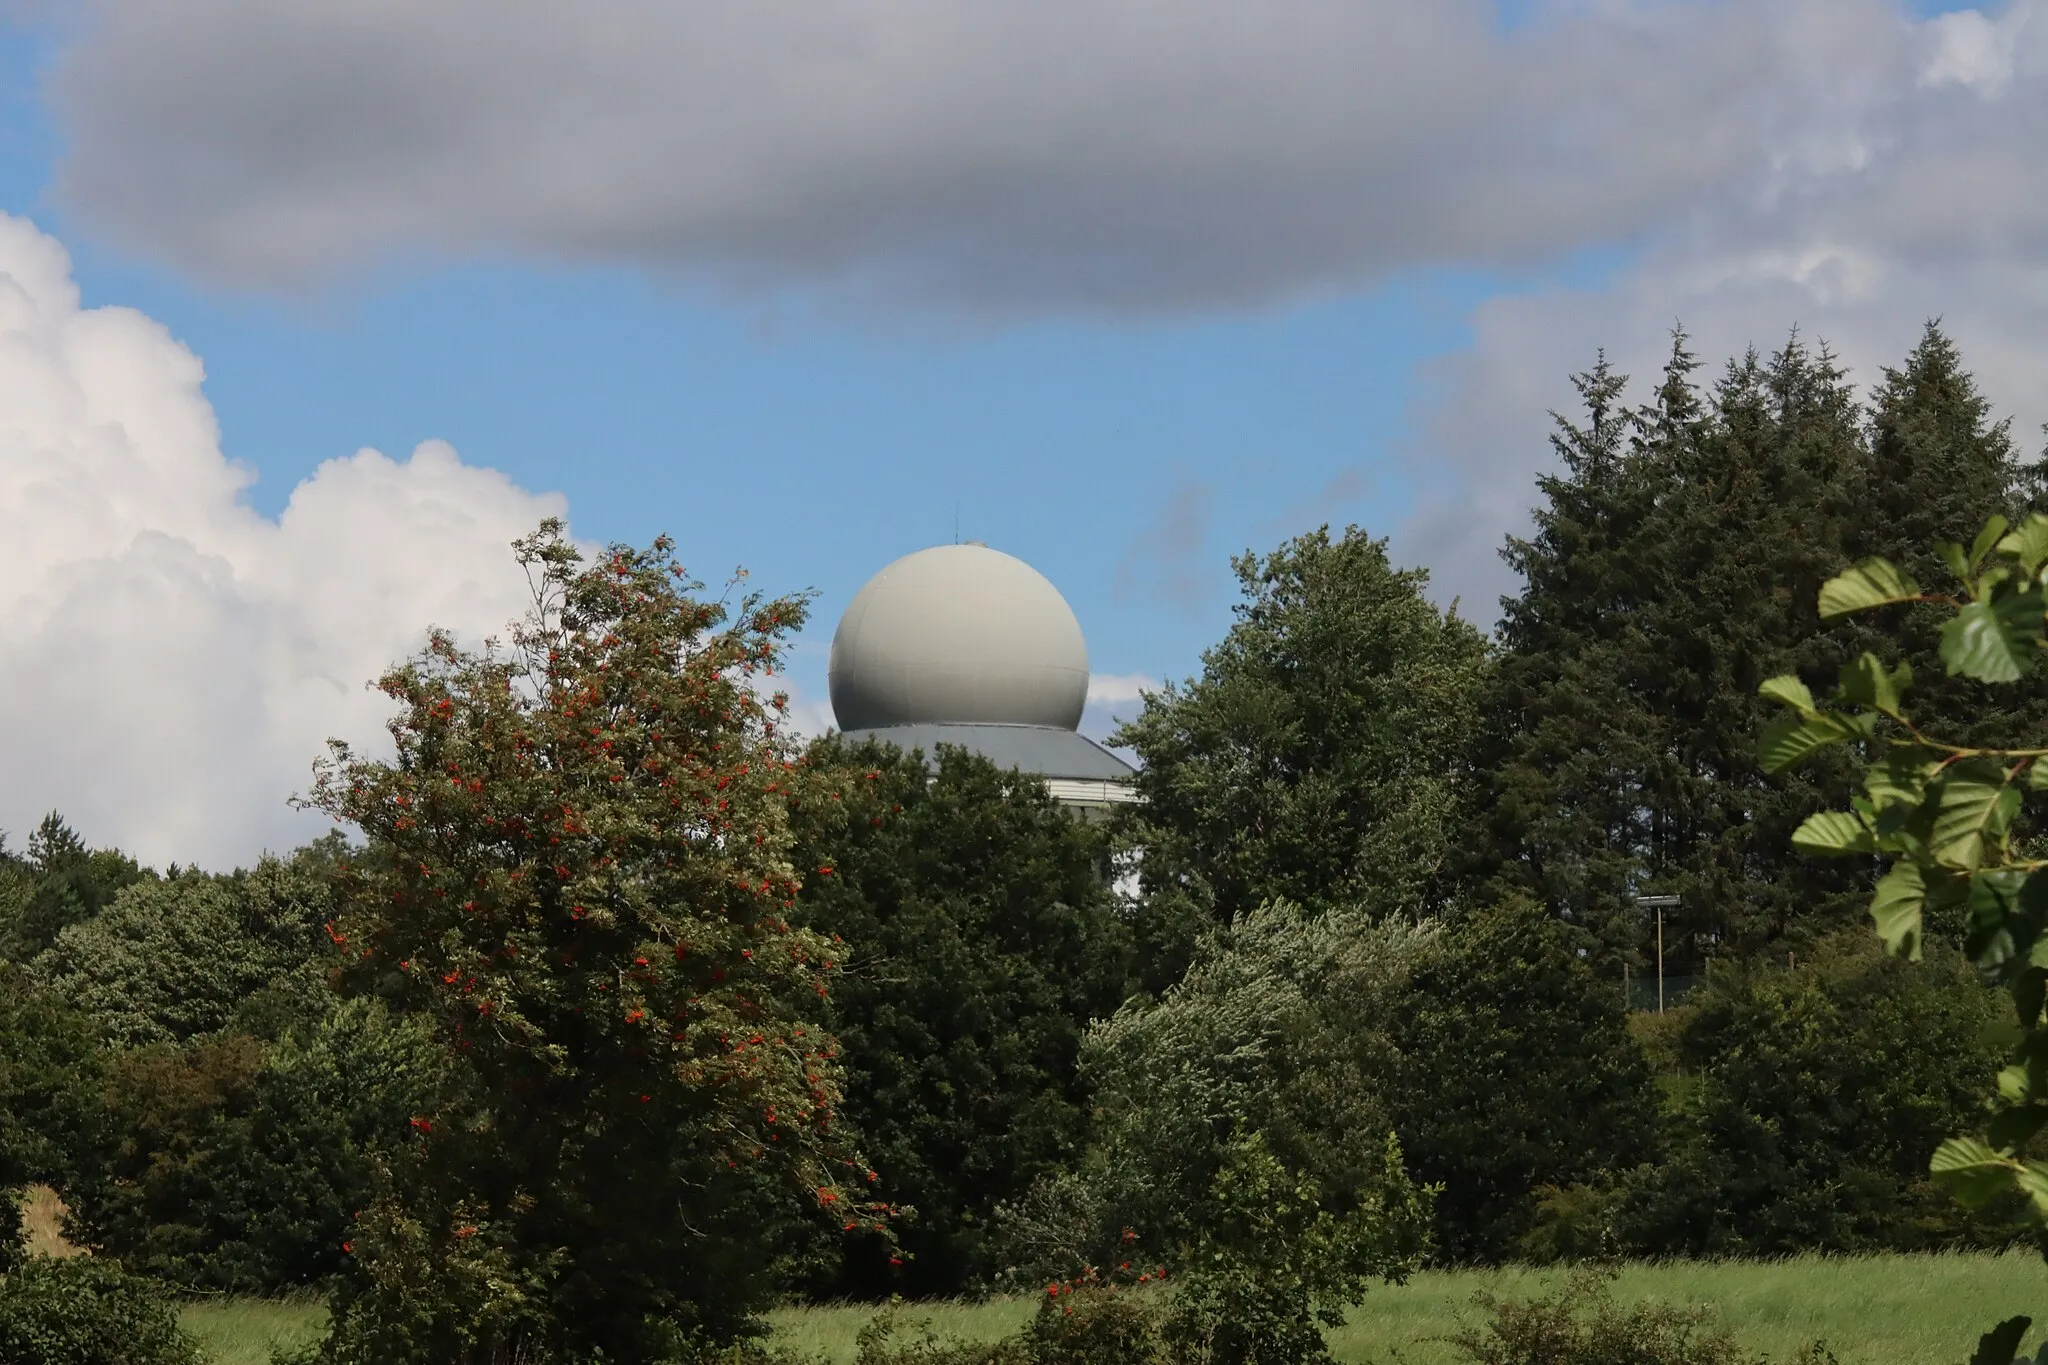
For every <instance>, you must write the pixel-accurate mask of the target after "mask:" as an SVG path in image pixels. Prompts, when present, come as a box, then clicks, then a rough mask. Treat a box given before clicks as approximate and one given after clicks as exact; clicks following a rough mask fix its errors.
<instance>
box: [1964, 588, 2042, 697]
mask: <svg viewBox="0 0 2048 1365" xmlns="http://www.w3.org/2000/svg"><path fill="white" fill-rule="evenodd" d="M2041 606H2042V598H2041V594H2040V592H2038V591H2036V590H2032V589H2029V590H2027V591H2024V592H2013V593H2000V594H1996V595H1994V596H1993V597H1992V599H1991V600H1990V601H1988V602H1971V603H1968V604H1966V605H1965V606H1964V607H1963V608H1962V609H1961V610H1959V611H1957V612H1956V614H1955V616H1954V617H1952V618H1951V619H1950V620H1949V621H1948V623H1947V624H1946V625H1944V626H1943V627H1942V628H1941V661H1942V663H1944V664H1946V665H1947V666H1948V671H1949V672H1950V673H1951V674H1953V675H1954V676H1957V677H1962V678H1976V679H1977V680H1978V681H1980V682H2017V681H2018V680H2019V679H2020V678H2021V677H2023V676H2024V675H2025V673H2026V671H2027V666H2028V665H2029V664H2030V663H2032V662H2033V657H2034V650H2035V642H2036V641H2038V640H2039V639H2040V638H2041Z"/></svg>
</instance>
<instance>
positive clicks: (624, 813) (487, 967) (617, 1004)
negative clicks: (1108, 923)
mask: <svg viewBox="0 0 2048 1365" xmlns="http://www.w3.org/2000/svg"><path fill="white" fill-rule="evenodd" d="M671 549H672V543H671V542H670V541H669V540H668V539H667V538H666V537H664V538H661V539H658V540H656V541H655V542H654V543H653V544H652V546H651V547H650V548H648V549H646V550H633V549H628V548H623V547H614V548H613V549H611V550H610V551H609V552H608V553H606V554H605V555H604V556H603V557H602V558H601V559H599V560H597V561H595V562H592V563H589V564H585V563H584V562H583V560H582V557H581V556H580V555H579V553H578V552H577V551H576V550H575V549H574V548H573V547H572V546H571V545H570V544H569V543H568V541H567V540H566V538H565V536H564V532H563V528H562V525H561V523H560V522H559V521H556V520H552V519H551V520H549V521H547V522H544V523H542V525H541V527H540V529H539V530H538V531H537V532H536V533H534V534H533V535H531V536H528V537H526V538H524V539H522V540H520V541H518V542H517V543H516V544H515V550H516V552H517V555H518V559H519V562H520V563H521V564H522V565H523V566H524V567H525V569H526V570H527V573H528V577H529V581H530V582H531V583H532V585H533V608H532V610H531V611H530V613H529V614H528V616H527V617H526V619H525V620H524V621H523V622H522V623H520V624H519V625H517V626H515V627H514V629H513V633H512V637H511V638H512V644H511V647H510V648H509V649H501V648H500V647H499V646H498V645H497V643H496V642H494V641H486V642H485V644H484V646H483V648H482V650H481V652H469V651H465V650H463V649H461V648H458V647H457V645H456V644H455V643H454V641H452V640H451V639H450V638H449V637H448V636H446V635H445V634H441V633H438V632H437V633H435V634H434V635H433V636H432V638H431V640H430V643H429V644H428V646H427V648H426V649H425V650H423V651H422V652H421V653H420V654H419V655H418V656H417V657H415V658H414V659H412V660H411V661H409V662H407V663H405V664H403V665H401V666H399V667H396V668H394V669H392V670H391V671H390V672H388V673H387V674H385V676H384V677H383V678H382V679H381V680H380V684H379V685H380V686H381V687H382V689H383V691H384V692H385V693H387V694H388V695H389V696H390V697H391V698H392V699H394V700H395V701H397V702H398V703H399V711H398V714H397V715H396V717H395V718H394V719H393V720H392V722H391V724H390V730H391V735H392V739H393V740H394V742H395V748H396V753H395V757H394V758H393V759H391V760H389V761H385V760H379V759H371V758H367V757H364V756H362V755H360V754H358V753H356V752H355V751H354V750H353V749H351V748H350V746H349V745H348V744H346V743H343V742H340V741H330V748H331V750H332V753H331V755H330V756H329V758H328V759H326V760H324V761H323V762H322V764H321V765H319V771H318V774H317V780H316V785H315V792H314V795H313V797H312V798H311V800H310V801H309V802H307V804H309V805H312V806H315V807H317V808H319V809H321V810H324V811H326V812H328V813H329V814H330V815H332V816H333V817H334V818H335V819H336V820H338V821H343V822H346V823H348V824H351V825H354V826H355V827H357V828H358V829H360V830H361V831H362V832H363V834H364V836H365V837H366V839H367V846H366V848H365V849H364V852H363V854H362V855H361V856H360V857H357V858H354V859H352V860H351V861H350V862H349V863H348V864H347V865H346V866H345V867H344V869H343V870H342V871H341V873H340V876H341V879H342V889H343V897H344V903H345V905H346V907H347V908H346V909H345V910H344V912H343V913H342V914H341V915H340V916H339V917H338V918H337V920H336V921H335V922H334V923H333V924H332V925H330V926H329V936H330V938H331V940H332V942H333V945H334V947H335V951H336V953H337V955H338V958H339V960H340V963H341V965H340V967H339V968H338V971H337V980H338V982H339V984H340V985H341V986H342V988H343V989H344V990H347V991H351V992H372V993H375V994H378V995H381V996H383V997H384V998H386V999H387V1000H388V1001H389V1002H390V1003H391V1004H392V1005H393V1006H394V1007H396V1008H398V1009H399V1010H401V1011H405V1012H408V1013H411V1014H414V1015H416V1016H419V1017H421V1018H424V1019H426V1020H428V1021H429V1022H430V1023H431V1026H432V1028H433V1030H434V1032H435V1033H436V1035H437V1036H438V1037H439V1038H440V1040H441V1041H442V1043H443V1044H444V1045H445V1047H446V1048H447V1049H448V1051H449V1054H450V1056H451V1057H452V1058H453V1059H454V1061H455V1062H456V1065H455V1067H454V1068H452V1071H451V1075H452V1076H453V1078H454V1080H453V1082H452V1083H451V1084H450V1086H449V1087H448V1088H447V1091H446V1093H445V1095H444V1097H443V1099H442V1100H441V1102H440V1103H439V1105H438V1107H436V1108H435V1109H434V1110H433V1112H427V1113H421V1114H418V1115H415V1116H413V1117H412V1118H411V1119H410V1121H409V1124H408V1126H407V1131H406V1132H405V1133H404V1134H402V1135H401V1134H393V1135H392V1141H391V1145H390V1146H389V1148H388V1149H387V1150H386V1152H385V1154H384V1158H383V1162H382V1166H381V1171H380V1174H379V1176H378V1179H379V1180H380V1181H381V1182H382V1187H383V1188H382V1193H381V1194H380V1195H379V1197H378V1198H377V1199H376V1200H375V1201H373V1203H372V1205H371V1207H370V1208H369V1209H368V1210H366V1212H365V1213H364V1214H363V1215H362V1216H361V1217H360V1218H359V1219H358V1220H357V1223H356V1229H355V1233H354V1235H353V1237H352V1238H351V1242H352V1251H353V1253H354V1256H355V1259H356V1262H357V1272H358V1273H357V1274H356V1276H355V1277H354V1278H353V1281H352V1283H351V1284H350V1285H349V1286H348V1287H346V1288H345V1289H344V1291H343V1293H342V1294H341V1295H340V1296H339V1298H338V1300H337V1303H336V1312H335V1326H334V1328H333V1331H332V1334H331V1336H330V1338H329V1340H328V1343H327V1346H326V1352H327V1355H328V1356H329V1358H332V1359H346V1360H361V1361H370V1360H376V1361H380V1362H393V1361H420V1362H426V1361H433V1362H436V1365H441V1363H442V1362H447V1361H497V1360H505V1359H510V1358H512V1357H513V1356H514V1355H515V1354H516V1355H517V1356H518V1358H519V1359H520V1360H522V1361H523V1360H529V1359H539V1360H550V1359H554V1360H570V1359H575V1360H582V1359H587V1358H593V1357H595V1356H596V1355H597V1354H598V1353H602V1358H603V1359H604V1360H606V1361H608V1362H640V1361H649V1360H654V1359H658V1358H660V1356H661V1354H662V1353H663V1352H664V1351H666V1350H669V1349H671V1347H672V1346H673V1344H674V1339H675V1337H676V1336H677V1334H678V1333H697V1334H701V1335H703V1336H706V1337H709V1338H712V1339H727V1338H731V1337H733V1336H735V1335H739V1334H743V1333H745V1332H746V1331H748V1330H749V1328H750V1327H751V1326H752V1325H753V1324H754V1319H753V1316H752V1315H753V1313H754V1312H755V1310H757V1309H758V1308H760V1307H761V1306H763V1304H764V1303H765V1301H766V1296H767V1294H768V1292H769V1290H770V1287H771V1286H770V1285H769V1283H768V1281H767V1278H766V1273H765V1272H766V1259H767V1247H766V1245H765V1241H764V1238H763V1237H762V1236H761V1234H760V1220H759V1218H758V1216H757V1214H758V1209H759V1204H760V1201H761V1199H762V1198H763V1197H764V1193H763V1192H764V1190H767V1189H776V1190H783V1191H788V1192H790V1193H789V1195H788V1196H787V1197H792V1198H797V1199H800V1200H801V1201H802V1202H803V1203H804V1204H805V1205H806V1206H808V1207H809V1208H810V1209H811V1210H813V1211H814V1212H815V1213H817V1214H818V1215H819V1216H822V1217H829V1218H831V1219H832V1220H833V1223H834V1225H835V1226H838V1225H841V1224H843V1225H844V1226H845V1227H846V1228H847V1229H851V1228H853V1227H855V1226H856V1225H858V1226H859V1227H861V1228H862V1229H863V1230H866V1229H869V1228H872V1227H874V1226H876V1225H879V1224H884V1223H885V1219H886V1214H885V1210H884V1209H883V1208H881V1207H880V1206H879V1205H878V1204H876V1203H875V1202H874V1201H872V1200H871V1199H869V1198H867V1197H866V1195H865V1193H864V1191H865V1190H866V1189H867V1186H868V1182H869V1180H870V1178H871V1176H870V1173H869V1172H868V1171H867V1168H866V1167H865V1165H864V1164H862V1163H861V1161H860V1159H859V1156H858V1154H857V1153H856V1152H855V1151H854V1150H853V1149H852V1146H851V1144H850V1142H849V1141H848V1140H847V1137H846V1134H845V1132H844V1129H843V1127H842V1126H835V1123H834V1119H835V1114H836V1111H837V1109H838V1107H839V1099H840V1069H839V1066H838V1062H837V1057H838V1048H837V1046H836V1044H835V1043H834V1041H833V1039H832V1038H831V1037H830V1036H829V1034H828V1033H827V1032H826V1030H825V1029H823V1028H822V1027H821V1026H820V1022H819V1021H820V1019H821V1017H822V1014H823V1010H824V1008H825V999H826V995H827V993H828V991H829V989H830V984H831V978H832V974H833V972H834V969H835V959H836V957H837V955H838V952H839V950H838V948H837V947H836V946H835V945H834V943H833V942H832V940H831V939H830V938H829V937H827V936H823V935H819V934H816V933H811V932H807V931H804V930H802V929H799V928H796V927H794V926H793V925H792V924H791V923H790V921H789V918H788V916H789V914H790V911H791V908H792V906H793V904H794V900H795V897H796V894H797V891H798V889H799V887H800V886H801V884H802V882H803V880H804V879H805V878H806V877H811V876H820V877H822V876H830V875H831V873H832V869H831V868H830V867H828V866H819V867H797V866H794V865H792V863H791V861H790V851H791V848H792V836H791V833H790V811H791V809H792V808H793V807H795V806H797V805H798V804H799V803H804V802H812V801H831V800H834V799H837V793H835V792H832V791H830V790H828V789H827V788H826V784H825V782H824V781H823V780H822V779H821V778H820V777H819V776H818V775H817V774H816V773H814V772H813V770H811V769H810V768H809V767H807V766H806V764H805V763H804V762H803V760H802V756H801V754H800V753H799V752H798V751H797V750H796V749H795V748H794V747H792V745H791V744H790V742H789V739H788V737H787V734H786V731H785V730H784V728H783V715H784V712H785V708H786V706H787V697H786V696H785V695H783V694H780V693H775V694H770V693H768V692H767V691H766V690H765V686H764V680H765V679H766V678H768V677H769V676H770V675H771V674H772V673H773V672H774V670H775V668H776V667H777V664H778V662H779V653H780V649H781V646H782V642H783V641H784V640H785V638H786V637H787V636H788V634H789V633H790V632H791V631H793V630H795V629H796V628H797V627H798V626H799V625H800V624H801V623H802V621H803V619H804V614H805V609H806V602H805V600H804V599H803V598H801V597H782V598H775V599H768V598H765V597H763V596H761V595H759V594H754V595H747V596H744V597H736V596H735V594H736V593H737V592H738V590H739V589H738V585H737V582H736V583H735V585H734V587H733V588H732V589H731V590H729V591H728V593H727V594H726V596H725V597H724V598H721V599H708V598H705V597H701V596H698V595H697V593H698V591H699V589H700V588H701V585H700V584H698V583H695V582H693V581H691V580H690V579H689V578H688V577H687V576H686V575H685V573H684V571H683V569H682V567H681V566H680V565H679V564H677V563H676V562H675V561H674V560H673V559H672V557H671V553H670V552H671Z"/></svg>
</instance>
